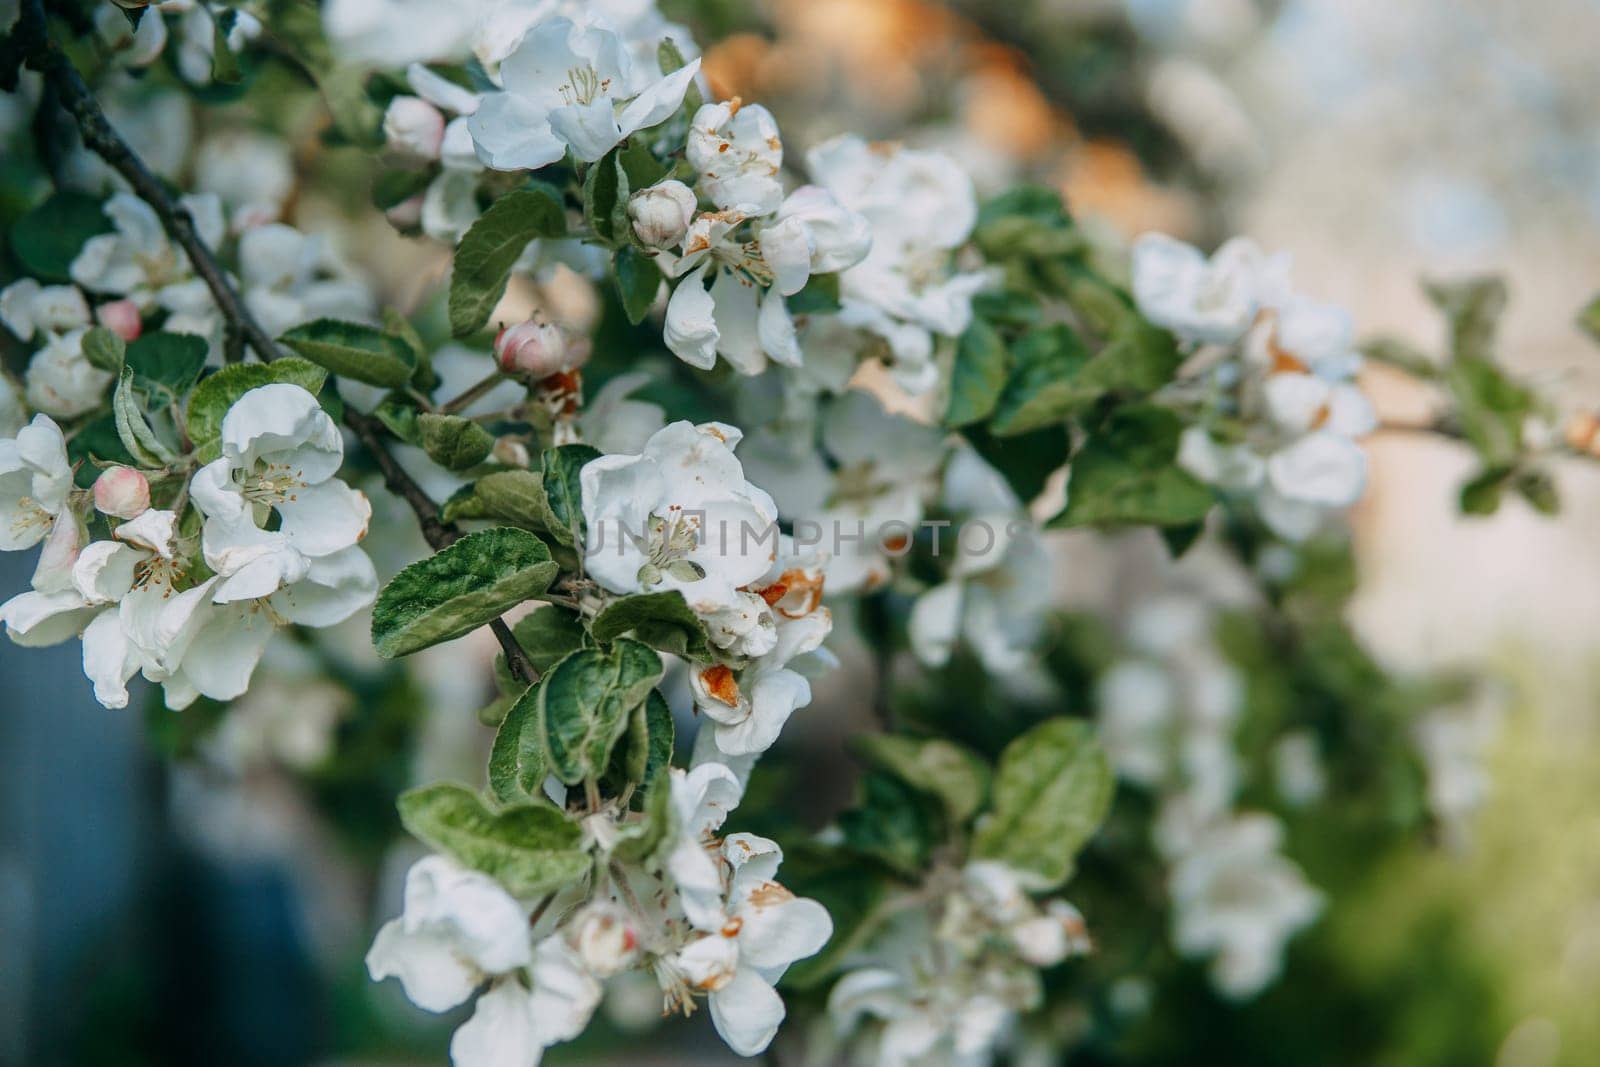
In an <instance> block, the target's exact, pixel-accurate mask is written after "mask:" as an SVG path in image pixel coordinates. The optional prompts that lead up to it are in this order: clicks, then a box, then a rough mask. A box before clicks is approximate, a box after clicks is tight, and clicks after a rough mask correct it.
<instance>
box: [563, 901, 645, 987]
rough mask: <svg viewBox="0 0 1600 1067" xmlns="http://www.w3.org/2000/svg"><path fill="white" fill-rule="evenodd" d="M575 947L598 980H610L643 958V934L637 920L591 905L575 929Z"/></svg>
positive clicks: (576, 920)
mask: <svg viewBox="0 0 1600 1067" xmlns="http://www.w3.org/2000/svg"><path fill="white" fill-rule="evenodd" d="M571 931H572V932H571V934H570V935H569V936H570V937H571V938H572V947H573V948H574V949H575V950H577V953H578V958H579V959H581V960H583V965H584V967H586V968H588V970H589V973H591V974H593V975H594V976H595V977H596V978H609V977H611V976H612V975H614V974H618V973H620V972H622V971H624V970H626V969H627V968H629V967H630V966H632V965H633V963H634V961H635V960H637V959H638V958H639V931H638V930H637V929H636V928H635V926H634V922H633V916H632V915H630V914H629V913H628V912H626V911H624V910H623V909H622V908H619V907H617V906H615V905H611V904H591V905H590V906H589V907H587V908H585V909H584V910H583V911H582V912H580V913H579V914H578V915H577V916H576V917H575V918H574V920H573V922H572V926H571Z"/></svg>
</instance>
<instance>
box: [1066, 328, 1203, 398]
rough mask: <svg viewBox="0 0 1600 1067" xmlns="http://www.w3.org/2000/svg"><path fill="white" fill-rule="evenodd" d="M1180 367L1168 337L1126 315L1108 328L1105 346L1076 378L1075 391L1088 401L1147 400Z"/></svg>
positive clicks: (1178, 355) (1175, 348)
mask: <svg viewBox="0 0 1600 1067" xmlns="http://www.w3.org/2000/svg"><path fill="white" fill-rule="evenodd" d="M1182 363H1183V355H1182V353H1180V352H1179V351H1178V343H1177V342H1176V341H1175V340H1173V337H1172V335H1171V334H1170V333H1168V332H1167V331H1166V330H1161V329H1157V328H1156V327H1154V326H1152V325H1150V324H1149V323H1148V322H1146V321H1145V320H1144V319H1142V318H1140V317H1139V316H1137V315H1129V316H1127V317H1126V318H1123V319H1122V320H1121V321H1120V322H1118V323H1117V324H1116V325H1115V326H1113V327H1112V328H1111V337H1110V339H1109V340H1108V341H1107V342H1106V346H1105V347H1104V348H1102V349H1101V350H1100V351H1098V352H1096V353H1095V355H1094V358H1093V359H1091V360H1090V361H1089V363H1088V365H1087V366H1085V367H1084V368H1083V372H1082V373H1081V374H1080V375H1079V376H1078V387H1079V389H1081V390H1082V391H1083V392H1084V393H1085V394H1086V399H1088V400H1090V401H1092V400H1097V399H1099V396H1100V395H1102V394H1104V393H1116V394H1118V395H1120V396H1123V397H1130V396H1139V397H1142V396H1147V395H1149V394H1150V393H1153V392H1155V391H1156V390H1157V389H1160V388H1162V387H1163V386H1165V385H1167V384H1169V383H1170V382H1171V381H1172V379H1173V377H1174V376H1175V375H1176V374H1177V373H1178V367H1179V366H1181V365H1182Z"/></svg>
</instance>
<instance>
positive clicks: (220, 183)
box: [194, 129, 295, 233]
mask: <svg viewBox="0 0 1600 1067" xmlns="http://www.w3.org/2000/svg"><path fill="white" fill-rule="evenodd" d="M294 186H295V173H294V156H293V153H292V151H291V150H290V148H289V145H288V143H287V142H285V141H284V140H283V139H282V138H278V137H273V136H271V135H269V134H265V133H260V132H258V131H256V130H243V129H224V130H218V131H217V132H216V133H213V134H210V135H209V136H207V137H206V138H205V139H204V140H203V141H201V142H200V144H199V146H198V147H197V148H196V149H195V158H194V187H195V191H196V192H199V193H210V194H212V195H214V196H216V197H217V199H218V200H220V201H221V202H222V206H223V209H224V211H225V212H226V213H227V216H228V224H229V227H230V229H232V230H233V232H234V233H244V232H245V231H246V230H248V229H250V228H251V227H252V226H261V225H264V224H266V223H269V222H277V221H278V219H279V218H280V217H281V216H282V214H283V207H284V204H285V203H287V202H288V200H289V197H290V196H291V195H292V194H293V192H294Z"/></svg>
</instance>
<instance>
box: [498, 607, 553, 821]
mask: <svg viewBox="0 0 1600 1067" xmlns="http://www.w3.org/2000/svg"><path fill="white" fill-rule="evenodd" d="M541 614H542V613H541ZM547 768H548V763H547V761H546V759H545V754H544V725H543V724H542V723H541V722H540V721H539V683H538V682H535V683H534V684H533V685H531V686H529V687H528V689H527V691H526V692H524V693H523V694H522V696H520V697H518V698H517V700H516V702H515V703H514V704H512V705H511V710H509V711H508V712H506V717H505V718H504V719H503V720H501V723H500V728H499V730H497V731H496V732H495V735H494V747H493V748H492V749H491V750H490V752H489V792H491V793H492V794H494V797H495V799H496V800H498V801H500V802H501V803H505V804H511V803H515V802H516V801H519V800H528V799H537V798H538V797H540V796H542V795H543V792H544V791H543V785H544V779H545V775H546V774H548V773H549V772H548V769H547Z"/></svg>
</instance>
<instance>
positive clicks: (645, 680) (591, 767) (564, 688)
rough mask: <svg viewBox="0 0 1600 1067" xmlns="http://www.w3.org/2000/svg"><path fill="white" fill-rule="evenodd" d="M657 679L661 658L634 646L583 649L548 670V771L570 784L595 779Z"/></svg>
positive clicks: (543, 714)
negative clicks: (635, 709) (634, 710)
mask: <svg viewBox="0 0 1600 1067" xmlns="http://www.w3.org/2000/svg"><path fill="white" fill-rule="evenodd" d="M660 680H661V657H660V656H659V655H658V654H657V653H656V652H654V651H653V650H652V649H650V648H649V646H647V645H642V644H640V643H639V642H637V641H628V640H621V641H618V642H616V643H615V644H614V645H612V646H611V647H610V648H609V649H598V648H585V649H580V650H579V651H577V652H574V653H572V655H570V656H568V657H567V658H566V659H563V660H562V661H561V662H560V663H557V664H556V665H555V666H554V667H552V668H550V673H548V674H546V675H545V677H544V681H543V682H542V683H541V684H540V686H539V715H540V718H541V719H542V721H543V723H544V742H545V752H546V753H547V755H548V757H549V760H550V769H551V772H552V773H554V774H555V776H556V777H557V778H559V779H561V780H562V781H563V782H565V783H567V784H568V785H575V784H576V783H578V782H582V781H584V780H585V779H591V778H592V779H598V778H599V777H600V775H601V774H602V773H603V772H604V771H605V769H606V765H607V764H608V763H609V762H610V759H611V750H612V748H613V747H614V746H615V745H616V743H617V741H618V740H619V739H620V738H621V736H622V733H623V731H624V730H626V729H627V726H628V717H629V714H630V713H631V712H632V711H633V709H634V708H635V707H637V706H638V705H639V704H640V703H642V702H643V701H644V699H645V697H646V696H648V695H649V693H650V690H651V689H653V688H654V687H655V684H656V683H657V682H659V681H660Z"/></svg>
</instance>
